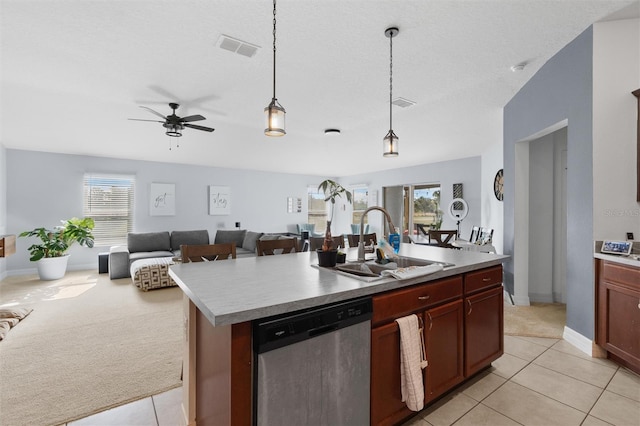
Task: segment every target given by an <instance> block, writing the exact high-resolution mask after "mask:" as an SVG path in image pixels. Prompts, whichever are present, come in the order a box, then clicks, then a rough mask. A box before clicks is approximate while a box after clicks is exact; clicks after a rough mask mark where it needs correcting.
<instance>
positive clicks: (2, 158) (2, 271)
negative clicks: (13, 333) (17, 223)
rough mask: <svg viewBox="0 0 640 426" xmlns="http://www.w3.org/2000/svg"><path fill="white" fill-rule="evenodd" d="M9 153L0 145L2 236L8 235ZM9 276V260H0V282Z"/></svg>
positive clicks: (0, 230)
mask: <svg viewBox="0 0 640 426" xmlns="http://www.w3.org/2000/svg"><path fill="white" fill-rule="evenodd" d="M6 157H7V151H6V149H5V147H4V145H3V144H2V143H0V235H3V234H6V233H7V159H6ZM6 275H7V260H6V259H5V258H0V281H2V280H3V279H4V278H5V277H6Z"/></svg>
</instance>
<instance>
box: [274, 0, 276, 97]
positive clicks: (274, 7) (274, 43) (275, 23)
mask: <svg viewBox="0 0 640 426" xmlns="http://www.w3.org/2000/svg"><path fill="white" fill-rule="evenodd" d="M275 98H276V0H273V99H275Z"/></svg>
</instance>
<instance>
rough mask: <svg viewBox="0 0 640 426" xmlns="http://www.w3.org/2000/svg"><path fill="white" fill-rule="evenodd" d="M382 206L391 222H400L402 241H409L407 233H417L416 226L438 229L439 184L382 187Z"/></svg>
mask: <svg viewBox="0 0 640 426" xmlns="http://www.w3.org/2000/svg"><path fill="white" fill-rule="evenodd" d="M382 190H383V194H384V200H383V206H384V208H385V210H387V211H388V212H389V215H390V216H391V219H392V220H393V223H394V224H396V226H398V224H400V226H399V227H400V232H401V234H402V235H403V242H405V243H408V242H410V239H409V235H412V234H413V235H417V234H418V226H419V225H420V226H422V227H423V229H425V228H433V229H440V225H441V224H442V209H441V206H440V184H439V183H434V184H409V185H401V186H390V187H383V188H382Z"/></svg>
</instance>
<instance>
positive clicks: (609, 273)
mask: <svg viewBox="0 0 640 426" xmlns="http://www.w3.org/2000/svg"><path fill="white" fill-rule="evenodd" d="M602 278H604V281H607V282H614V283H616V284H620V285H622V286H624V287H628V288H632V289H640V268H634V267H633V266H628V265H623V264H620V263H613V262H607V261H604V262H602Z"/></svg>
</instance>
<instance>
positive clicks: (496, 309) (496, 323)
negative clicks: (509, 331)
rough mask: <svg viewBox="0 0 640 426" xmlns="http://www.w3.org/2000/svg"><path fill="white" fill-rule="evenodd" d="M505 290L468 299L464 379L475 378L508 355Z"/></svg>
mask: <svg viewBox="0 0 640 426" xmlns="http://www.w3.org/2000/svg"><path fill="white" fill-rule="evenodd" d="M503 303H504V302H503V300H502V286H499V287H495V288H493V289H490V290H486V291H483V292H481V293H478V294H476V295H473V296H470V297H467V298H465V319H464V375H465V377H469V376H472V375H473V374H475V373H477V372H478V371H480V370H482V369H483V368H484V367H486V366H487V365H489V364H490V363H491V362H493V361H495V360H496V359H498V358H500V357H501V356H502V354H503V353H504V338H503V331H504V323H503V318H504V317H503V315H504V305H503Z"/></svg>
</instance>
